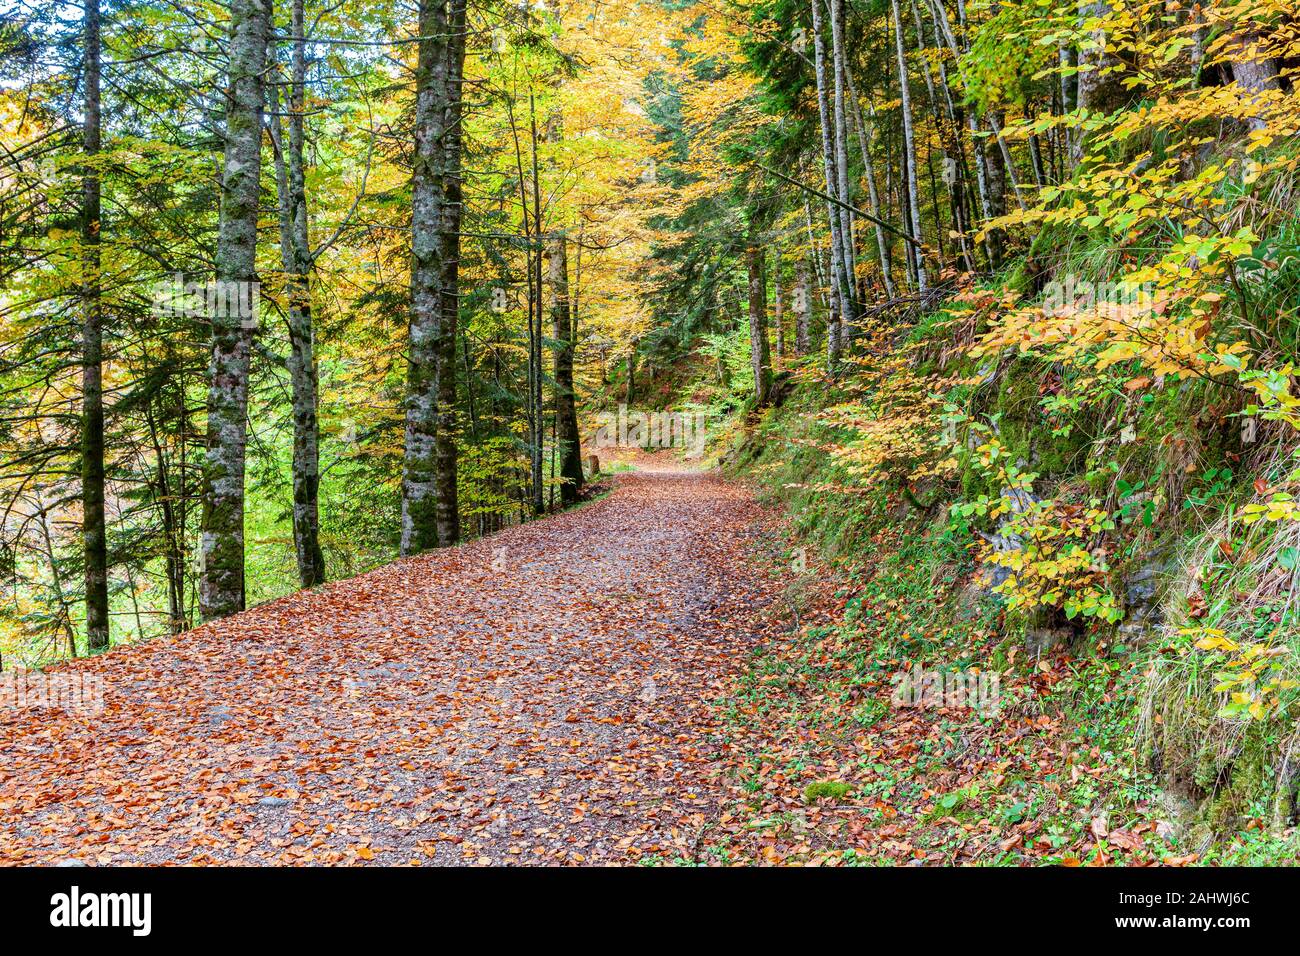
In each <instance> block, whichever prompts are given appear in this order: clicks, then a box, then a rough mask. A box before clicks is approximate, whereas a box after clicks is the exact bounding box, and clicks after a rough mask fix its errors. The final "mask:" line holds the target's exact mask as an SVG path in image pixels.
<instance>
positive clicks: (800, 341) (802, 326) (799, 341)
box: [794, 258, 812, 355]
mask: <svg viewBox="0 0 1300 956" xmlns="http://www.w3.org/2000/svg"><path fill="white" fill-rule="evenodd" d="M797 281H798V283H799V285H798V291H797V292H796V293H795V301H794V310H795V311H794V315H795V319H794V350H795V353H796V354H798V355H807V354H808V353H809V352H810V351H812V329H811V318H812V270H811V269H810V268H809V267H808V260H807V259H806V258H801V259H800V260H799V277H798V280H797Z"/></svg>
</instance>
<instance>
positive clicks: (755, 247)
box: [745, 225, 772, 408]
mask: <svg viewBox="0 0 1300 956" xmlns="http://www.w3.org/2000/svg"><path fill="white" fill-rule="evenodd" d="M745 267H746V269H747V270H748V272H749V357H750V363H751V364H752V365H753V368H754V404H755V405H756V406H757V407H758V408H763V407H764V406H766V405H767V404H768V403H769V402H770V401H771V397H772V361H771V358H770V356H769V354H768V346H767V277H766V276H765V275H764V274H763V273H764V262H763V247H762V246H761V245H759V237H758V234H757V232H756V231H755V229H754V228H753V226H752V225H751V226H750V233H749V246H748V248H747V249H746V250H745Z"/></svg>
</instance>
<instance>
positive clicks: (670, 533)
mask: <svg viewBox="0 0 1300 956" xmlns="http://www.w3.org/2000/svg"><path fill="white" fill-rule="evenodd" d="M765 521H766V516H765V515H764V513H763V511H762V509H761V508H760V507H759V506H758V505H757V504H756V503H755V502H754V501H753V499H752V498H751V497H750V496H749V495H748V493H746V492H745V491H744V490H743V489H741V488H739V487H737V486H735V485H733V484H729V483H727V482H725V481H722V480H720V479H718V478H716V477H713V476H710V475H705V474H694V473H687V472H672V471H663V472H658V473H642V474H626V475H622V476H620V477H619V478H618V479H617V481H616V483H615V487H614V490H613V492H612V494H610V495H609V496H608V497H606V498H604V499H602V500H599V501H595V502H592V503H590V504H587V505H585V506H583V507H581V508H578V509H576V510H573V511H569V512H567V513H564V514H561V515H558V516H555V517H552V518H549V519H547V520H545V521H537V522H531V523H529V524H525V525H522V526H519V527H515V528H510V529H507V530H506V531H503V532H501V533H499V534H497V535H494V536H493V537H491V538H489V539H484V540H480V541H475V542H472V543H470V544H466V545H462V546H461V547H458V548H455V549H450V550H447V551H441V552H435V553H431V554H426V555H421V556H418V557H414V558H408V559H404V560H399V561H397V562H395V563H393V564H390V565H387V566H385V567H382V568H380V569H378V570H375V571H372V572H370V573H368V574H363V575H361V576H359V577H356V578H352V579H350V580H346V581H340V582H337V583H335V584H331V585H328V586H326V587H324V588H322V589H319V590H318V591H315V592H307V593H298V594H294V595H292V596H290V597H287V598H284V599H282V600H279V601H275V602H272V603H269V604H266V605H263V606H260V607H257V608H254V609H252V610H250V611H247V612H245V613H244V614H241V615H238V616H236V617H234V618H231V619H227V620H225V621H221V622H218V623H216V624H214V625H210V626H207V627H203V628H199V629H198V630H195V631H192V632H189V633H187V634H185V635H183V636H181V637H178V638H174V639H166V640H156V641H152V642H150V643H147V644H142V645H138V646H133V647H126V648H122V649H120V650H117V651H114V652H112V653H110V654H108V655H105V656H103V657H100V658H97V659H93V660H87V661H80V662H76V663H74V664H72V665H70V666H69V667H67V668H64V669H62V670H61V671H60V672H61V673H71V672H77V673H83V674H92V673H93V674H95V675H97V676H99V677H100V678H102V680H103V684H104V710H103V712H102V713H100V714H98V715H97V716H94V717H93V718H86V717H79V716H76V715H71V714H67V713H65V712H63V711H59V710H48V709H36V708H27V709H25V710H13V709H7V710H0V751H2V752H3V753H4V754H5V758H4V760H3V763H2V764H0V861H3V862H8V863H16V862H21V863H55V862H60V861H66V860H77V861H81V862H85V863H89V864H92V865H93V864H113V863H117V864H122V863H164V862H177V863H294V864H296V863H353V862H364V861H370V860H373V861H375V862H376V863H384V864H398V863H407V862H411V861H418V862H423V863H438V864H445V863H461V862H467V863H474V862H480V863H486V862H491V863H504V862H511V861H520V862H534V863H536V862H565V863H602V862H620V861H623V862H626V861H632V860H635V859H638V858H642V857H643V856H644V855H646V854H650V855H652V856H657V857H659V858H662V859H666V860H672V859H675V858H681V857H686V858H690V857H691V856H692V855H693V853H694V852H695V846H696V843H697V841H698V839H699V834H700V832H701V830H702V828H703V827H704V826H705V824H706V822H707V821H708V820H709V819H710V817H711V815H712V814H713V813H715V812H716V810H717V805H718V804H717V801H718V800H719V799H720V796H719V795H718V793H717V788H716V785H715V784H713V783H712V782H711V778H710V768H711V766H712V763H713V760H714V755H713V750H714V747H713V745H712V744H711V741H710V734H711V731H712V730H713V724H712V722H713V721H715V720H716V719H717V717H716V712H715V711H714V709H713V708H711V707H710V701H711V700H713V699H714V698H716V697H717V696H719V694H721V693H723V692H724V691H725V689H726V687H727V686H728V682H729V679H730V677H731V676H732V675H734V674H735V673H736V672H737V671H738V670H739V669H740V668H741V667H742V666H743V664H744V661H745V659H746V655H747V652H748V650H749V649H751V648H752V647H753V646H754V643H755V640H756V634H757V633H758V632H759V630H760V629H761V628H762V626H763V622H762V620H761V616H762V615H763V613H764V612H765V610H766V609H767V608H768V606H769V605H772V607H773V611H775V604H774V602H773V601H772V596H773V594H774V593H775V588H776V585H775V584H774V583H773V579H772V578H771V577H770V576H769V575H767V574H766V573H764V572H763V571H762V570H761V569H759V568H758V567H756V566H755V563H754V561H753V556H752V553H748V552H747V544H748V543H749V542H750V540H751V539H752V538H753V537H754V536H755V535H756V534H758V533H760V532H761V529H762V527H763V526H764V524H765Z"/></svg>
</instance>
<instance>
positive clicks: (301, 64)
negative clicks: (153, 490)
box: [271, 0, 325, 588]
mask: <svg viewBox="0 0 1300 956" xmlns="http://www.w3.org/2000/svg"><path fill="white" fill-rule="evenodd" d="M289 29H290V31H291V33H292V43H293V53H292V55H291V60H290V77H289V136H288V138H287V140H286V138H285V136H284V134H283V122H282V118H281V116H280V115H279V112H280V111H279V109H278V104H279V97H278V95H276V96H273V97H272V103H273V104H275V105H276V107H277V108H276V109H275V110H274V112H275V113H276V115H275V116H274V117H273V119H272V122H271V134H272V140H273V142H274V143H275V145H276V150H275V174H276V187H277V189H276V192H277V195H278V196H279V211H280V259H281V262H282V263H283V266H284V274H285V285H286V290H287V293H288V296H287V297H288V306H289V363H288V364H289V383H290V388H291V392H292V406H293V544H294V554H295V556H296V557H297V561H298V580H299V582H300V583H301V584H302V586H303V587H305V588H310V587H315V586H316V585H317V584H320V583H322V582H323V581H324V580H325V555H324V552H323V551H322V550H321V546H320V505H319V499H320V430H319V426H318V422H317V371H316V354H315V330H314V328H313V323H312V303H311V267H312V252H311V246H310V240H309V238H308V231H307V188H306V176H305V172H304V168H303V167H304V158H303V145H304V140H305V131H304V128H303V127H304V122H305V114H306V87H307V38H306V35H305V31H306V23H305V18H304V16H303V0H293V5H292V13H291V15H290V26H289Z"/></svg>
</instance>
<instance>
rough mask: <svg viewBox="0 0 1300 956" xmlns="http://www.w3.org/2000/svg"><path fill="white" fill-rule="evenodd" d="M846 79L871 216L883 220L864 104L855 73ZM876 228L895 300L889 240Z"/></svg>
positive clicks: (882, 266)
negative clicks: (860, 96)
mask: <svg viewBox="0 0 1300 956" xmlns="http://www.w3.org/2000/svg"><path fill="white" fill-rule="evenodd" d="M845 77H846V79H847V80H848V83H849V96H850V101H851V102H852V104H853V119H854V123H855V125H856V126H857V132H858V151H859V152H860V153H861V154H862V171H863V176H864V177H865V178H866V180H867V198H868V200H869V202H870V203H871V215H872V216H874V217H875V218H876V219H883V218H884V217H883V216H882V215H881V206H880V190H879V188H878V187H877V186H876V169H875V166H874V165H873V164H872V162H871V149H870V140H869V139H868V137H867V126H866V123H865V122H864V120H863V117H862V102H861V100H859V99H858V91H857V89H856V88H855V87H854V85H853V72H852V71H851V70H850V71H847V72H846V73H845ZM875 227H876V254H877V255H878V256H879V258H880V274H881V277H882V279H883V280H884V284H885V295H886V296H888V297H889V298H891V299H892V298H894V294H895V293H894V277H893V275H892V273H893V268H894V265H893V261H892V257H891V255H890V250H889V239H888V238H887V237H886V236H885V228H884V226H882V225H880V223H879V222H877V223H876V224H875Z"/></svg>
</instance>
